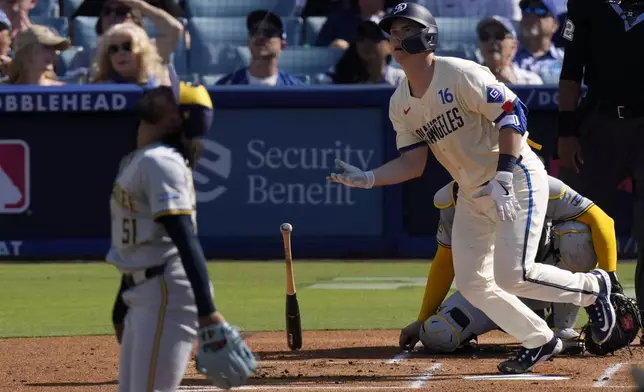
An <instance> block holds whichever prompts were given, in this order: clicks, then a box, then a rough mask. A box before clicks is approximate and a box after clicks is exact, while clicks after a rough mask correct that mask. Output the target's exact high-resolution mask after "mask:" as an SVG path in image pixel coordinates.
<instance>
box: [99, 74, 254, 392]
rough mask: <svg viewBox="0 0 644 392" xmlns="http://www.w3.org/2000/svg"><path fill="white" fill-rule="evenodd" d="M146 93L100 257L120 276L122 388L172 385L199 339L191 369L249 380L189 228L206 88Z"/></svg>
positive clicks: (138, 390) (170, 391)
mask: <svg viewBox="0 0 644 392" xmlns="http://www.w3.org/2000/svg"><path fill="white" fill-rule="evenodd" d="M179 96H180V104H179V102H176V98H175V95H174V92H173V90H172V89H171V88H170V87H166V86H161V87H158V88H156V89H152V90H149V91H148V92H146V94H145V95H144V96H143V98H141V101H140V102H139V103H138V104H137V112H138V113H139V116H140V117H141V119H142V121H141V125H140V126H139V129H138V137H137V140H138V148H137V149H136V150H135V151H133V152H132V153H130V154H129V155H128V156H127V157H125V158H124V159H123V161H122V163H121V167H120V169H119V172H118V175H117V178H116V180H115V182H114V186H113V190H112V197H111V200H110V210H111V222H112V246H111V248H110V250H109V253H108V255H107V258H106V259H107V261H108V262H109V263H111V264H113V265H115V266H116V267H117V268H118V270H119V271H120V272H121V273H122V279H121V287H120V290H119V293H118V294H117V297H116V301H115V305H114V310H113V322H114V325H115V329H116V333H117V339H118V340H119V343H121V351H120V364H119V392H142V391H148V392H174V391H176V390H177V389H178V388H179V384H180V383H181V380H182V379H183V375H184V373H185V370H186V366H187V364H188V361H189V360H190V355H191V352H192V349H193V343H194V341H195V340H197V356H196V360H197V361H196V362H197V370H199V371H201V372H202V373H204V374H206V375H207V376H208V377H209V378H210V379H211V381H212V382H213V383H214V384H215V385H216V386H218V387H219V388H223V389H230V388H231V387H236V386H241V385H243V384H245V383H246V380H247V379H248V377H249V376H250V374H251V373H252V372H253V371H254V370H255V368H256V361H255V358H254V356H253V354H252V353H251V352H250V350H249V349H248V347H247V346H246V344H245V343H244V341H243V340H242V338H241V336H240V335H239V333H238V332H237V331H236V330H235V329H233V328H232V327H231V326H230V325H229V324H228V323H227V322H226V320H225V319H224V317H223V316H222V315H221V313H219V312H217V311H216V308H215V305H214V302H213V298H212V296H213V293H212V287H211V284H210V280H209V277H208V270H207V268H206V259H205V257H204V254H203V251H202V249H201V245H200V244H199V239H198V237H197V236H196V235H195V233H196V225H195V220H196V199H195V192H194V186H193V180H192V173H191V168H192V167H194V164H195V163H196V160H197V157H198V144H197V143H198V142H197V141H196V140H195V139H196V138H197V137H199V136H201V135H203V134H204V133H205V131H206V130H207V129H208V128H209V126H210V123H211V120H212V102H211V101H210V96H209V94H208V91H207V90H206V89H205V88H204V87H203V86H188V85H181V89H180V94H179Z"/></svg>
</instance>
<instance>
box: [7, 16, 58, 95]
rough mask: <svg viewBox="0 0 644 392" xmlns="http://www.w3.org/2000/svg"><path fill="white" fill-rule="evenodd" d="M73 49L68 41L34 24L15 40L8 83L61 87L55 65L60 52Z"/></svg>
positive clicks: (44, 27) (47, 28)
mask: <svg viewBox="0 0 644 392" xmlns="http://www.w3.org/2000/svg"><path fill="white" fill-rule="evenodd" d="M70 46H71V42H70V40H69V39H67V38H65V37H61V36H60V35H58V34H57V33H56V32H54V31H53V30H51V29H50V28H49V27H47V26H41V25H31V26H30V27H29V28H28V29H26V30H23V31H21V32H20V33H18V35H16V38H15V39H14V52H15V57H14V59H13V61H12V62H11V65H10V66H9V72H8V81H7V83H9V84H35V85H40V86H60V85H63V84H64V83H63V82H61V81H59V80H57V77H56V72H55V70H54V65H55V63H56V58H57V57H58V53H59V52H60V51H63V50H66V49H67V48H69V47H70Z"/></svg>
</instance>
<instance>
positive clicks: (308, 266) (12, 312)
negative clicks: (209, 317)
mask: <svg viewBox="0 0 644 392" xmlns="http://www.w3.org/2000/svg"><path fill="white" fill-rule="evenodd" d="M208 267H209V271H210V276H211V278H212V280H213V284H214V285H215V302H216V304H217V306H218V308H219V310H220V311H221V312H222V313H223V314H224V315H225V317H226V318H227V319H229V321H230V322H231V323H233V324H236V325H239V326H240V327H241V328H242V329H243V330H245V331H266V330H283V328H284V301H285V293H284V291H285V273H284V263H283V262H213V263H209V266H208ZM428 268H429V263H427V262H399V261H391V262H378V263H367V262H301V261H300V262H296V264H295V277H296V283H297V287H298V298H299V302H300V311H301V315H302V327H303V329H390V328H393V329H398V328H401V327H404V326H405V325H407V324H408V323H409V322H411V321H413V320H414V319H415V317H416V315H417V313H418V309H419V306H420V303H421V300H422V296H423V290H424V288H423V287H422V286H419V285H418V282H421V284H422V281H423V279H424V277H425V276H426V274H427V271H428ZM634 269H635V265H634V264H630V263H628V264H627V263H622V264H620V268H619V271H618V273H619V276H620V280H621V281H622V283H623V284H624V286H625V287H632V285H633V273H634ZM351 277H416V278H418V279H417V281H416V285H415V286H414V285H411V286H406V287H401V288H398V289H396V290H375V289H370V290H369V289H367V290H321V289H312V288H309V286H311V285H313V284H315V283H324V282H327V283H328V282H329V281H330V280H331V279H333V278H351ZM375 283H393V281H392V280H389V281H386V282H375ZM118 284H119V275H118V272H117V271H116V269H115V268H114V267H112V266H109V265H106V264H103V263H91V264H3V265H0V337H16V336H73V335H96V334H99V335H100V334H111V333H112V326H111V309H112V303H113V301H114V295H115V294H116V291H117V289H118ZM583 313H584V312H582V314H583ZM583 321H584V320H580V322H583Z"/></svg>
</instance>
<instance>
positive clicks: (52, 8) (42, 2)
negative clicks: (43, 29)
mask: <svg viewBox="0 0 644 392" xmlns="http://www.w3.org/2000/svg"><path fill="white" fill-rule="evenodd" d="M59 11H60V10H59V7H58V0H38V2H37V3H36V6H35V7H34V9H32V10H31V12H29V19H31V18H33V17H34V16H40V17H57V16H60V12H59Z"/></svg>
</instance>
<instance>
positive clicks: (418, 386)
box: [409, 363, 442, 389]
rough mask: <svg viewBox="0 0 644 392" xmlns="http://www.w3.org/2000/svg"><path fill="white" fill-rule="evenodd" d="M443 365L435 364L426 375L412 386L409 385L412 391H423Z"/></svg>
mask: <svg viewBox="0 0 644 392" xmlns="http://www.w3.org/2000/svg"><path fill="white" fill-rule="evenodd" d="M441 366H442V364H440V363H435V364H433V365H432V366H431V367H430V368H429V369H427V371H426V372H425V373H423V374H422V375H420V376H419V377H417V378H416V379H415V380H414V381H412V383H411V384H409V388H410V389H421V388H422V387H423V386H424V385H425V383H426V382H427V380H429V379H430V378H432V377H433V376H434V375H435V374H436V373H437V372H438V371H439V370H440V368H441Z"/></svg>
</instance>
